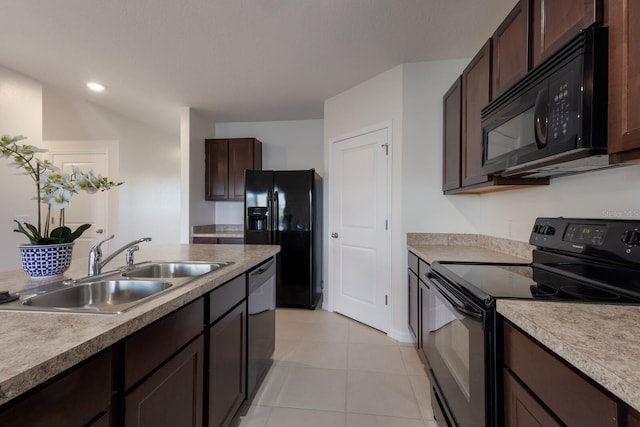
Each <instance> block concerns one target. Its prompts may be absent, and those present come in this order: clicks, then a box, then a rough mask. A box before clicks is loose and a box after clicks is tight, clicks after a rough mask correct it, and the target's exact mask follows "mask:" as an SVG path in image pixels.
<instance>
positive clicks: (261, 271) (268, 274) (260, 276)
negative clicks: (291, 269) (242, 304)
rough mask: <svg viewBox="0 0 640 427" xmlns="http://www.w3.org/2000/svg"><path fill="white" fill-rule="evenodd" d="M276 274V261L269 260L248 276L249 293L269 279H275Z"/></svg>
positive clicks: (273, 259)
mask: <svg viewBox="0 0 640 427" xmlns="http://www.w3.org/2000/svg"><path fill="white" fill-rule="evenodd" d="M275 274H276V260H275V258H271V259H270V260H268V261H266V262H264V263H263V264H261V265H259V266H258V267H257V268H255V269H254V270H252V271H250V272H249V274H248V279H249V293H251V292H253V291H255V290H256V289H258V288H259V287H260V286H262V285H263V284H264V283H266V282H267V281H269V279H271V278H275Z"/></svg>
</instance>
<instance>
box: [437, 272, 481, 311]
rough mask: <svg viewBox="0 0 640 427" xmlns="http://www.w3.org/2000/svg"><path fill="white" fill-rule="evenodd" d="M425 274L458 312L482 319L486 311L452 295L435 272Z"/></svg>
mask: <svg viewBox="0 0 640 427" xmlns="http://www.w3.org/2000/svg"><path fill="white" fill-rule="evenodd" d="M425 276H427V278H428V279H429V281H430V282H431V284H432V285H433V286H434V287H435V288H436V289H437V290H438V293H439V294H440V295H442V297H443V298H444V299H446V300H447V301H448V302H449V304H451V306H452V307H453V308H454V309H455V310H456V311H457V312H458V313H460V314H462V315H464V316H467V317H473V318H474V319H479V320H482V318H483V316H484V313H483V312H482V311H481V310H474V309H473V307H471V308H469V307H468V306H467V305H466V304H464V303H463V302H462V301H460V300H459V299H458V298H456V297H454V296H453V295H451V293H450V292H449V291H447V290H446V289H443V287H442V285H440V284H438V282H437V279H436V277H435V276H434V275H433V274H431V273H427V274H425Z"/></svg>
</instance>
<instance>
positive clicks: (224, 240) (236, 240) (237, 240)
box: [192, 237, 244, 245]
mask: <svg viewBox="0 0 640 427" xmlns="http://www.w3.org/2000/svg"><path fill="white" fill-rule="evenodd" d="M192 240H193V243H209V244H214V245H244V239H243V238H242V237H194V238H193V239H192Z"/></svg>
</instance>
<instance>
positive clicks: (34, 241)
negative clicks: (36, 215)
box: [13, 219, 39, 245]
mask: <svg viewBox="0 0 640 427" xmlns="http://www.w3.org/2000/svg"><path fill="white" fill-rule="evenodd" d="M13 222H15V223H16V224H17V226H18V229H17V230H13V231H14V232H16V233H22V234H24V235H25V236H27V238H28V239H29V241H30V242H31V244H32V245H36V244H38V240H39V239H38V238H37V237H36V235H37V231H38V230H36V233H34V234H31V233H29V232H28V231H27V230H25V229H24V227H23V226H22V224H20V222H19V221H17V220H15V219H14V220H13ZM25 225H27V226H29V225H30V224H26V223H25ZM31 227H33V226H31ZM38 237H39V236H38Z"/></svg>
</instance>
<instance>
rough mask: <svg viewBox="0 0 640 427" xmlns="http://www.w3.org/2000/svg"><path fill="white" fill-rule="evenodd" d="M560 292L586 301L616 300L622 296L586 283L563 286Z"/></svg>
mask: <svg viewBox="0 0 640 427" xmlns="http://www.w3.org/2000/svg"><path fill="white" fill-rule="evenodd" d="M560 292H564V293H565V294H567V295H568V296H569V297H575V298H577V299H579V300H585V301H608V300H610V301H614V300H617V299H620V298H621V297H620V295H619V294H615V293H613V292H609V291H607V290H605V289H598V288H594V287H593V286H589V285H586V284H580V285H578V284H576V285H568V286H563V287H561V288H560Z"/></svg>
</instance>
